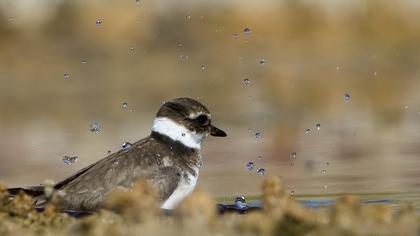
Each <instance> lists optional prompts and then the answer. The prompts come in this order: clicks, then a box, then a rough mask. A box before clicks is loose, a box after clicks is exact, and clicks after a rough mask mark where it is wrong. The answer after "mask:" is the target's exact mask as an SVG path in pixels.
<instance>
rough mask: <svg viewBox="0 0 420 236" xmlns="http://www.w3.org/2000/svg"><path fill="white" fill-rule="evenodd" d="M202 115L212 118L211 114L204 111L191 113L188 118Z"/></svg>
mask: <svg viewBox="0 0 420 236" xmlns="http://www.w3.org/2000/svg"><path fill="white" fill-rule="evenodd" d="M200 115H206V116H207V117H208V118H211V115H210V114H207V113H204V112H197V113H190V115H189V116H188V118H190V119H195V118H197V117H199V116H200Z"/></svg>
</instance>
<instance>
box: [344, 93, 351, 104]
mask: <svg viewBox="0 0 420 236" xmlns="http://www.w3.org/2000/svg"><path fill="white" fill-rule="evenodd" d="M344 101H345V102H348V101H350V94H348V93H346V94H344Z"/></svg>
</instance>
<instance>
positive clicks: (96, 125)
mask: <svg viewBox="0 0 420 236" xmlns="http://www.w3.org/2000/svg"><path fill="white" fill-rule="evenodd" d="M89 130H90V132H92V133H95V134H99V132H100V131H101V124H99V123H98V122H94V123H93V124H91V125H90V128H89Z"/></svg>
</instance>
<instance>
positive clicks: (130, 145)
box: [121, 142, 133, 151]
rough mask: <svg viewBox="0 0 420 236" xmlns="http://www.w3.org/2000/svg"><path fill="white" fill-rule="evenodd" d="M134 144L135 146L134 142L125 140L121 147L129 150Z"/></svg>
mask: <svg viewBox="0 0 420 236" xmlns="http://www.w3.org/2000/svg"><path fill="white" fill-rule="evenodd" d="M132 146H133V144H131V143H129V142H124V143H123V145H121V148H122V150H123V151H128V150H129V149H130V148H131V147H132Z"/></svg>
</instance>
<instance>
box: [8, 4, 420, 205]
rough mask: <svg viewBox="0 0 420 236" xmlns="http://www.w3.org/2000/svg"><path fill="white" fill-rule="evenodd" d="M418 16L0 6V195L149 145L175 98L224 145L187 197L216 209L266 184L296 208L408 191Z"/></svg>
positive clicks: (412, 177) (330, 8)
mask: <svg viewBox="0 0 420 236" xmlns="http://www.w3.org/2000/svg"><path fill="white" fill-rule="evenodd" d="M419 10H420V4H419V3H418V2H417V1H413V0H411V1H409V0H407V1H375V0H372V1H344V0H341V1H336V0H329V1H320V0H312V1H309V0H306V1H296V0H283V1H274V0H259V1H251V0H245V1H244V0H242V1H237V0H225V1H217V0H214V1H192V0H184V1H180V0H174V1H162V0H153V1H149V0H138V1H136V0H123V1H111V0H90V1H84V0H72V1H65V0H39V1H35V0H2V1H0V180H1V181H2V182H5V183H6V184H7V185H8V186H22V185H23V186H28V185H34V184H39V183H43V182H44V180H46V179H53V180H55V181H59V180H60V179H62V178H65V177H67V176H68V175H70V174H71V173H73V172H75V171H77V170H78V169H81V168H83V167H84V166H86V165H88V164H90V163H92V162H94V161H96V160H99V159H100V158H103V157H104V156H106V155H108V154H107V153H108V151H111V152H115V151H118V150H119V149H121V145H122V144H123V143H124V142H135V141H137V140H139V139H141V138H143V137H145V136H146V135H148V134H149V132H150V128H151V125H152V121H153V118H154V115H155V113H156V112H157V110H158V108H159V106H160V105H161V104H162V102H164V101H165V100H169V99H171V98H175V97H180V96H183V97H184V96H187V97H192V98H195V99H199V101H201V102H202V103H204V104H205V105H206V106H207V107H208V108H209V109H210V111H212V115H213V119H214V121H213V122H214V124H216V125H217V126H218V127H220V128H222V129H224V130H225V131H226V132H227V133H228V137H227V138H211V137H210V138H208V139H207V141H206V143H205V145H204V150H203V155H204V166H203V169H202V171H201V172H200V180H199V187H200V188H201V189H203V190H205V191H207V192H209V193H211V194H212V195H214V196H216V197H231V196H234V195H238V194H245V195H257V194H259V193H260V189H259V188H260V185H259V184H260V182H261V180H262V179H263V178H264V176H261V175H262V174H265V176H267V175H277V176H281V177H282V178H283V181H284V183H285V185H286V186H287V188H288V190H289V191H290V193H292V194H296V195H300V194H329V193H389V192H409V191H417V190H418V188H419V187H420V181H419V178H420V93H419V91H420V78H419V62H420V44H419V42H420V23H419V22H420V21H419V17H420V15H419V14H418V13H419ZM124 103H127V104H126V105H123V104H124ZM95 123H96V124H97V125H98V127H93V129H92V127H91V125H92V124H95ZM91 129H92V131H91ZM64 156H70V157H74V156H77V157H78V159H77V161H76V162H74V163H73V164H71V165H66V164H65V163H63V157H64ZM249 162H253V166H252V165H250V164H249V165H248V166H247V163H249ZM251 167H252V168H251ZM248 168H249V169H251V170H250V171H249V170H248ZM261 168H263V169H264V170H265V172H263V171H261V170H260V171H259V172H257V169H261Z"/></svg>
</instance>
